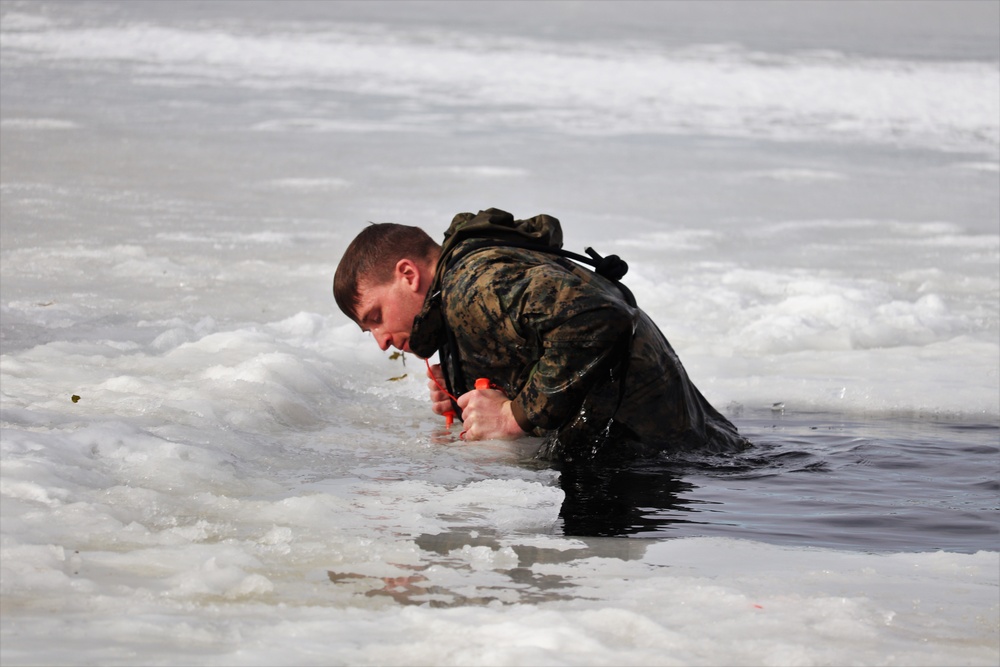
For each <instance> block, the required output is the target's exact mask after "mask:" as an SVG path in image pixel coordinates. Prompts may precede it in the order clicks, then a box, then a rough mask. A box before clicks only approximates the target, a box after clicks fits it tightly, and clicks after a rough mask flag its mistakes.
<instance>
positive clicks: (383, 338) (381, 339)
mask: <svg viewBox="0 0 1000 667" xmlns="http://www.w3.org/2000/svg"><path fill="white" fill-rule="evenodd" d="M372 336H374V337H375V342H376V343H378V346H379V347H380V348H382V351H383V352H385V351H386V350H388V349H389V346H390V345H392V336H390V335H389V334H388V333H384V332H381V331H373V332H372Z"/></svg>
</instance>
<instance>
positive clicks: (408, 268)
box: [357, 259, 427, 352]
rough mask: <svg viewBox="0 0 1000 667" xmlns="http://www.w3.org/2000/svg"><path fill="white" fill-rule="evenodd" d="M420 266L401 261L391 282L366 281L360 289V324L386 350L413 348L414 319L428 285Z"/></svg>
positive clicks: (408, 349) (407, 349) (406, 350)
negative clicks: (411, 333) (375, 283)
mask: <svg viewBox="0 0 1000 667" xmlns="http://www.w3.org/2000/svg"><path fill="white" fill-rule="evenodd" d="M423 282H424V281H423V280H422V279H421V272H420V269H419V267H417V266H416V264H414V263H413V262H410V260H406V259H403V260H400V261H399V263H398V264H397V265H396V269H395V271H394V272H393V275H392V278H391V279H390V280H389V282H387V283H382V284H380V285H373V284H370V283H368V282H366V281H362V282H361V284H360V285H359V288H358V294H359V296H360V299H359V302H358V311H357V312H358V324H359V325H360V326H361V330H362V331H369V332H371V334H372V337H373V338H375V342H376V343H378V346H379V347H380V348H382V349H383V350H388V349H389V348H390V347H395V348H396V349H397V350H402V351H404V352H409V351H410V332H411V331H412V330H413V320H414V318H415V317H416V316H417V313H419V312H420V309H421V308H422V307H423V305H424V295H425V293H426V291H427V290H426V287H425V286H424V285H423Z"/></svg>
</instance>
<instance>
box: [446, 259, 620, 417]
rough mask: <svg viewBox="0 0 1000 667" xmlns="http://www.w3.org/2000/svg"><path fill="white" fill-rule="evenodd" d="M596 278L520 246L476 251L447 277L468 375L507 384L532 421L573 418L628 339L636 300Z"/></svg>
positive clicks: (520, 412)
mask: <svg viewBox="0 0 1000 667" xmlns="http://www.w3.org/2000/svg"><path fill="white" fill-rule="evenodd" d="M596 280H599V281H600V280H602V279H599V278H597V279H596ZM594 281H595V276H594V275H593V274H592V273H590V272H589V271H587V270H585V269H582V268H580V267H578V266H576V265H575V264H573V263H572V262H568V261H565V260H554V259H553V258H552V256H551V255H545V254H539V253H535V252H532V251H529V250H523V249H517V248H494V249H490V250H486V251H482V252H478V253H475V254H473V255H470V256H469V257H467V258H466V259H464V260H463V261H462V262H461V264H460V265H459V266H458V267H456V270H453V271H451V272H450V273H449V274H448V276H447V277H446V278H445V281H444V284H443V301H442V303H443V306H444V312H445V313H446V319H447V322H448V325H449V327H450V329H451V331H452V332H453V334H454V335H455V337H456V340H457V342H458V347H459V349H460V350H461V355H462V360H461V362H462V366H463V368H464V373H465V377H466V379H467V382H469V383H471V382H473V381H474V379H475V378H476V377H488V378H490V380H492V381H493V382H494V383H496V384H498V385H500V386H501V387H502V388H503V389H504V390H505V391H506V392H507V395H508V396H510V397H511V398H512V401H513V403H512V407H513V409H514V413H515V417H517V418H518V422H519V423H520V424H521V427H522V428H525V430H531V427H538V428H540V429H545V430H549V429H556V428H559V427H560V426H562V425H563V424H565V423H566V422H567V421H569V420H570V419H572V418H574V417H576V416H577V414H578V413H579V411H580V408H581V405H582V404H583V403H584V401H585V399H586V397H587V396H588V394H589V393H590V392H591V390H592V389H593V387H594V385H595V383H597V382H599V381H601V380H602V379H603V378H605V377H606V374H607V370H608V368H609V366H610V365H611V364H612V363H613V362H614V361H616V360H617V359H619V358H620V352H621V350H622V344H623V343H626V344H627V341H628V340H629V339H630V338H631V335H632V330H633V319H634V315H635V313H634V311H633V309H631V308H630V307H629V306H628V305H627V304H625V303H624V302H623V301H622V300H621V299H617V298H614V295H613V294H609V291H608V286H607V284H603V285H602V284H598V283H595V282H594ZM612 289H613V288H612ZM465 389H466V390H467V389H468V388H465Z"/></svg>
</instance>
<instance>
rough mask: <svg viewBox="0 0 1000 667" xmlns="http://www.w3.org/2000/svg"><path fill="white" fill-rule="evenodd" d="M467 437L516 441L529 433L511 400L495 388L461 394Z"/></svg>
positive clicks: (459, 398)
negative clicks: (524, 428)
mask: <svg viewBox="0 0 1000 667" xmlns="http://www.w3.org/2000/svg"><path fill="white" fill-rule="evenodd" d="M458 407H460V408H461V409H462V422H463V423H464V425H465V434H464V437H465V439H466V440H514V439H516V438H520V437H522V436H525V435H527V433H525V432H524V431H522V430H521V427H520V426H518V425H517V420H516V419H514V413H513V412H511V409H510V401H509V400H507V396H506V395H505V394H504V393H503V392H502V391H497V390H496V389H473V390H472V391H470V392H467V393H465V394H462V395H461V396H459V397H458Z"/></svg>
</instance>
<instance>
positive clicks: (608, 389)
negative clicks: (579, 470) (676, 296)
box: [410, 209, 748, 459]
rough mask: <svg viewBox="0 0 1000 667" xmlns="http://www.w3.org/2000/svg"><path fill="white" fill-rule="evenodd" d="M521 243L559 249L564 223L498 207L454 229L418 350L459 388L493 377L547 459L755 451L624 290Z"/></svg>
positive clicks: (460, 219)
mask: <svg viewBox="0 0 1000 667" xmlns="http://www.w3.org/2000/svg"><path fill="white" fill-rule="evenodd" d="M484 239H485V240H484ZM512 243H513V244H526V243H527V244H531V245H537V246H541V247H543V248H559V247H561V245H562V231H561V229H560V226H559V221H558V220H556V219H555V218H552V217H550V216H545V215H542V216H536V217H534V218H530V219H528V220H514V219H513V216H511V215H510V214H509V213H506V212H504V211H499V210H497V209H489V210H487V211H482V212H480V213H479V214H478V215H473V214H471V213H460V214H458V215H457V216H455V219H454V220H453V221H452V225H451V227H450V228H449V230H448V231H447V232H446V233H445V242H444V244H443V246H442V253H441V258H440V259H439V261H438V265H437V271H436V273H435V276H434V279H433V281H432V283H431V286H430V290H429V292H428V295H427V299H426V301H425V303H424V307H423V310H422V311H421V313H420V314H419V315H418V316H417V318H416V320H415V321H414V326H413V331H412V333H411V337H410V348H411V349H412V350H413V351H414V352H415V353H416V354H418V355H419V356H422V357H429V356H431V355H433V353H434V352H439V353H440V356H441V360H442V365H443V366H444V368H445V372H446V378H447V380H448V383H449V386H450V388H451V391H452V393H453V394H455V395H456V396H458V395H461V394H462V393H465V392H466V391H470V390H471V389H472V388H473V384H474V382H475V379H476V378H479V377H485V378H489V379H490V380H491V381H492V382H493V384H494V385H496V386H498V387H499V388H501V389H502V390H503V391H504V392H505V393H506V394H507V396H508V397H510V398H511V408H512V410H513V413H514V416H515V418H516V419H517V422H518V424H519V425H520V426H521V428H522V429H524V430H525V431H526V432H529V433H533V434H535V435H546V436H548V438H547V441H546V444H545V446H544V447H543V456H544V457H546V458H561V459H566V458H573V457H579V456H585V457H591V458H592V457H593V456H595V455H597V454H598V453H599V451H600V450H607V449H622V450H623V451H622V453H624V450H625V449H628V450H629V451H630V452H631V453H634V452H635V451H637V450H638V451H640V452H643V453H650V452H651V451H662V450H677V449H688V450H690V449H705V450H708V451H716V452H717V451H734V450H736V449H741V448H744V447H746V446H747V444H748V443H747V442H746V440H744V439H743V438H742V437H741V436H740V435H739V434H738V433H737V431H736V428H735V427H734V426H733V425H732V424H731V423H730V422H729V421H728V420H726V419H725V417H723V416H722V415H721V414H719V413H718V412H717V411H716V410H715V409H714V408H713V407H712V406H711V405H710V404H709V403H708V401H707V400H705V398H704V397H703V396H702V395H701V393H700V392H699V391H698V389H697V388H696V387H695V386H694V385H693V384H692V383H691V381H690V380H689V379H688V377H687V374H686V372H685V371H684V367H683V366H682V365H681V362H680V360H679V359H678V358H677V355H676V354H675V353H674V350H673V349H672V348H671V346H670V344H669V343H668V342H667V340H666V338H665V337H664V336H663V334H662V333H660V331H659V329H658V328H657V327H656V325H655V324H654V323H653V322H652V320H650V318H649V317H648V316H647V315H646V314H645V313H644V312H643V311H642V310H641V309H639V308H637V307H634V306H633V305H630V303H629V301H630V298H627V297H626V294H625V293H623V291H622V290H621V289H620V287H619V285H617V284H616V283H615V282H612V281H610V280H608V279H606V278H604V277H603V276H601V275H598V274H597V273H595V272H593V271H591V270H589V269H587V268H584V267H582V266H580V265H579V264H577V263H575V262H573V261H570V260H569V259H566V258H564V257H560V256H558V255H555V254H552V253H551V252H547V251H546V250H544V249H543V250H534V249H531V248H526V247H518V245H510V244H512ZM629 297H630V295H629ZM625 443H627V444H625ZM605 453H606V452H605Z"/></svg>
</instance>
